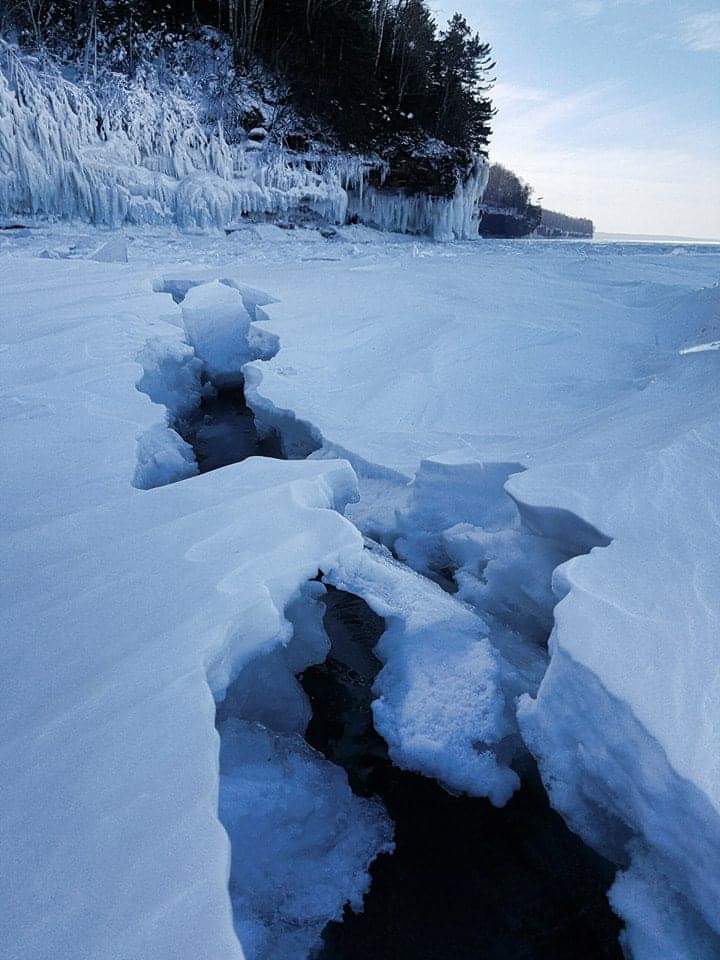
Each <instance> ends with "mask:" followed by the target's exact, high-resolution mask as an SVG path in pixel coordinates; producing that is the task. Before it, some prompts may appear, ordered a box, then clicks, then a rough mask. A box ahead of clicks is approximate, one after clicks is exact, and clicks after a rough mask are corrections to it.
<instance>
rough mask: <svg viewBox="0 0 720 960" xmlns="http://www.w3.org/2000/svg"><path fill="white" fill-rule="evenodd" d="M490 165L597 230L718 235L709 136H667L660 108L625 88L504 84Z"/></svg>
mask: <svg viewBox="0 0 720 960" xmlns="http://www.w3.org/2000/svg"><path fill="white" fill-rule="evenodd" d="M496 102H497V104H498V107H499V112H498V116H497V118H496V120H495V124H494V127H495V134H494V137H493V141H492V145H491V158H492V159H493V160H496V161H498V162H499V163H503V164H504V165H505V166H508V167H510V169H512V170H515V172H516V173H518V174H519V175H520V176H522V177H523V178H524V179H526V180H527V181H528V182H529V183H531V184H532V185H533V186H534V187H535V188H536V190H537V195H538V196H539V197H542V198H543V200H544V205H545V206H547V207H549V208H550V209H556V210H561V211H563V212H565V213H569V214H574V215H577V216H589V217H592V219H593V220H594V221H595V224H596V227H597V228H598V229H600V230H603V229H604V230H614V231H618V232H626V233H655V234H659V233H663V234H675V235H685V236H707V237H718V236H720V220H719V219H718V214H717V211H718V210H720V182H719V181H718V178H717V173H716V169H715V162H714V157H715V156H716V153H717V148H718V138H717V137H716V135H715V134H714V132H713V131H712V130H708V129H705V130H704V129H703V128H699V129H698V128H696V127H692V126H686V127H684V128H683V129H682V130H680V131H678V136H677V138H675V139H674V140H673V141H668V140H667V139H666V138H665V137H664V136H663V130H664V125H665V122H666V120H665V115H664V111H663V105H662V103H660V104H656V105H652V104H640V103H635V102H634V101H633V98H632V97H629V96H628V90H627V88H626V86H625V85H624V84H623V83H619V82H609V81H604V82H601V83H596V84H591V85H588V86H585V87H583V88H580V89H578V90H573V91H570V92H565V93H559V92H556V91H554V90H551V89H548V88H537V89H536V88H534V87H524V86H521V85H515V84H508V83H502V84H498V90H497V97H496Z"/></svg>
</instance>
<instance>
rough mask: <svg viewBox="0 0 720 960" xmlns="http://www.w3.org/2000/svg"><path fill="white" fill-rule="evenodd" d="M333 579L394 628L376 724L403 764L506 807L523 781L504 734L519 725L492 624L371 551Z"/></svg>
mask: <svg viewBox="0 0 720 960" xmlns="http://www.w3.org/2000/svg"><path fill="white" fill-rule="evenodd" d="M328 579H329V580H330V581H331V582H332V583H333V584H334V585H335V586H338V587H340V588H341V589H343V590H347V591H349V592H352V593H355V594H358V595H360V596H362V597H363V598H364V599H365V600H366V601H367V603H368V604H369V605H370V606H371V607H372V609H373V610H374V611H375V612H376V613H377V614H379V615H380V616H382V617H384V618H385V619H386V621H387V622H388V628H387V629H386V631H385V633H384V634H383V636H382V638H381V640H380V642H379V643H378V644H377V646H376V647H375V651H374V652H375V655H376V656H377V657H378V658H379V659H380V660H381V661H382V662H383V664H384V666H383V669H382V670H381V671H380V673H379V674H378V676H377V679H376V681H375V684H374V686H373V692H374V693H375V694H376V695H377V698H376V699H375V700H374V701H373V720H374V724H375V728H376V729H377V731H378V732H379V733H380V734H381V735H382V736H383V737H384V739H385V740H386V742H387V744H388V747H389V750H390V756H391V757H392V759H393V761H394V762H395V763H396V764H397V765H398V766H400V767H403V768H405V769H409V770H416V771H418V772H420V773H424V774H425V775H426V776H430V777H433V778H436V779H438V780H440V781H441V782H442V783H443V784H444V785H445V786H446V787H447V788H448V789H450V790H452V791H453V792H457V793H470V794H474V795H476V796H487V797H488V798H489V799H490V800H491V802H492V803H494V804H496V805H497V806H502V805H503V804H505V803H507V801H508V799H509V798H510V796H511V795H512V793H513V791H514V790H516V789H517V788H518V786H519V780H518V777H517V774H515V773H514V772H513V771H512V770H510V769H509V768H508V766H507V765H506V763H505V762H503V761H504V760H505V759H506V758H505V757H503V758H502V759H499V758H498V755H497V754H498V751H499V752H500V753H502V752H503V748H504V746H505V745H504V742H503V741H504V740H505V738H506V737H508V736H510V735H511V734H512V732H513V727H512V724H511V722H510V721H509V718H508V717H507V715H506V710H505V707H506V705H505V701H504V698H503V696H502V693H501V691H500V689H499V687H500V666H499V664H498V658H497V656H496V654H495V653H494V651H493V650H492V648H491V646H490V643H489V642H488V639H487V627H486V626H485V624H484V623H483V621H482V620H481V619H480V618H479V617H478V616H477V615H476V614H475V613H474V612H473V611H472V610H470V609H469V608H468V607H466V606H465V605H464V604H462V603H459V602H458V601H456V600H455V599H454V598H453V597H451V596H448V595H447V594H446V593H445V592H444V591H443V590H441V588H440V587H437V586H435V585H434V584H428V582H427V581H426V580H424V578H421V577H419V576H418V575H417V574H415V573H413V572H412V571H411V570H408V569H406V568H405V567H403V566H401V565H400V564H397V563H395V562H394V561H393V560H392V559H389V558H388V557H386V556H383V555H382V554H380V555H379V556H378V555H373V554H371V553H369V552H368V551H365V553H363V554H362V555H361V556H360V557H352V559H351V561H350V562H349V563H347V564H341V565H339V566H338V567H337V568H336V569H335V570H333V571H331V573H330V574H329V577H328Z"/></svg>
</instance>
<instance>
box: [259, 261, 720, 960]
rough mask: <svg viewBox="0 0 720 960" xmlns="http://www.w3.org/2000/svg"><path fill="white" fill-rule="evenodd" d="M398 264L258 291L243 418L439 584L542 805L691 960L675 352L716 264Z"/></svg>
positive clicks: (702, 678) (713, 700)
mask: <svg viewBox="0 0 720 960" xmlns="http://www.w3.org/2000/svg"><path fill="white" fill-rule="evenodd" d="M422 252H423V256H412V257H410V256H408V254H407V253H404V254H399V255H396V256H395V257H394V258H392V259H391V258H389V257H380V256H374V257H373V256H367V257H365V258H364V259H360V260H357V261H356V262H355V263H353V264H352V265H351V266H348V265H347V264H346V263H344V262H341V263H339V264H329V265H327V266H326V267H325V270H324V282H323V283H322V284H318V283H317V282H316V281H314V282H312V283H308V282H307V281H305V282H304V281H303V278H302V276H301V275H300V273H299V271H297V270H295V269H293V267H292V266H290V267H285V268H284V269H283V271H282V272H280V271H278V272H277V273H276V272H274V270H273V268H272V267H264V268H263V273H264V274H265V277H266V281H265V282H266V284H267V286H268V288H269V289H270V290H272V292H273V293H274V294H276V295H277V296H278V298H279V301H280V302H279V303H277V304H272V305H269V306H267V307H265V308H264V310H265V312H266V314H267V315H268V316H269V318H270V319H269V321H268V323H267V324H266V326H267V328H268V329H270V330H272V332H273V333H275V334H277V336H278V337H279V339H280V341H281V344H282V350H281V353H280V354H279V355H278V357H277V358H276V359H275V360H273V361H271V362H270V363H269V364H263V366H262V368H260V367H259V366H253V365H251V369H252V370H253V374H252V377H251V379H250V384H251V393H252V403H253V405H255V406H257V407H258V408H259V409H261V410H262V411H263V416H265V417H267V420H268V422H271V421H274V422H276V423H278V424H279V425H280V427H281V428H282V425H283V423H284V418H285V419H286V418H287V414H285V413H283V411H292V413H293V416H294V418H295V422H296V423H306V424H310V425H312V427H313V430H314V436H315V438H316V441H315V442H316V443H320V444H321V449H320V450H319V451H318V452H317V453H316V454H314V456H315V457H330V456H333V455H338V454H339V455H342V456H345V457H347V458H348V459H349V460H350V461H351V462H352V463H353V466H354V467H355V468H356V470H357V472H358V474H359V476H360V483H361V489H365V488H366V487H367V489H368V495H367V498H366V500H365V502H364V503H363V501H361V503H360V504H359V505H358V506H355V507H351V509H350V511H349V516H351V517H353V518H354V519H355V520H356V522H359V523H360V524H361V526H362V527H363V529H365V530H366V531H367V532H371V533H372V535H373V536H376V537H380V538H382V539H384V542H386V543H387V544H388V545H390V546H393V547H394V548H395V549H396V550H397V551H398V553H399V554H400V555H401V556H403V557H405V559H406V560H408V561H409V562H410V563H411V564H413V565H414V566H416V567H417V569H419V570H421V571H423V572H425V573H429V574H431V575H432V574H434V575H441V574H442V571H443V569H444V568H445V567H449V568H451V569H454V570H457V581H458V584H459V586H460V591H461V592H460V597H461V599H464V600H466V601H468V602H470V603H472V605H473V607H474V609H476V611H477V612H478V613H479V614H480V615H481V616H482V617H483V618H484V619H485V621H486V623H487V624H488V628H489V634H490V638H491V640H492V642H493V644H494V646H495V650H496V654H497V655H500V656H502V658H503V659H504V660H505V661H506V663H509V664H510V666H511V669H510V670H509V671H508V672H507V673H506V676H505V680H504V686H503V689H504V694H505V697H506V698H508V697H510V698H511V699H512V698H514V697H515V696H517V695H518V694H521V693H522V692H523V689H522V687H523V684H525V691H526V694H529V695H530V697H535V695H536V693H537V698H536V699H530V697H529V696H527V695H526V696H525V697H524V698H523V699H521V701H520V713H519V721H520V733H521V734H522V736H523V737H524V739H525V741H526V743H527V744H528V745H529V747H530V749H531V750H532V751H533V753H535V755H536V756H537V757H538V759H539V761H540V766H541V772H542V774H543V777H544V779H545V782H546V785H547V787H548V790H549V793H550V796H551V799H552V802H553V804H554V805H555V806H556V807H557V808H558V809H559V810H560V811H561V812H562V813H563V814H564V816H565V817H566V819H567V820H568V821H569V822H570V823H571V825H572V826H573V828H574V829H576V830H577V831H578V832H579V833H581V835H583V836H584V837H585V838H586V839H587V840H588V842H590V843H592V844H593V845H594V846H596V847H597V848H598V849H600V850H602V851H603V852H604V853H606V854H608V855H610V856H611V857H612V858H613V859H615V860H616V862H618V863H620V864H624V865H626V866H629V868H630V871H631V873H632V872H633V871H635V872H637V871H641V872H642V869H643V867H642V864H644V863H647V862H650V861H651V862H652V863H653V864H654V867H653V869H654V870H655V871H656V872H657V873H659V875H660V876H662V877H664V878H665V882H666V883H670V884H671V885H672V887H673V889H675V890H676V891H677V900H678V907H677V909H678V910H679V911H680V912H681V913H682V914H683V916H684V917H685V921H684V922H687V924H689V925H690V926H692V927H693V928H698V929H701V930H702V931H703V936H704V938H705V943H706V944H707V950H709V955H714V954H713V951H714V952H715V953H717V952H718V950H720V926H719V925H718V910H717V905H718V903H720V886H719V884H720V873H718V871H717V863H719V862H720V848H719V847H718V841H719V840H720V788H719V784H720V767H719V766H718V751H717V749H716V746H717V731H718V727H719V726H720V686H719V685H718V675H717V670H716V664H717V656H718V648H717V638H718V635H719V633H718V622H719V621H720V602H719V601H720V596H719V595H718V591H717V583H718V582H719V579H720V569H719V568H718V565H717V563H716V559H715V558H716V557H717V549H716V543H717V537H718V533H719V531H718V520H717V516H716V511H715V509H714V503H715V501H716V500H717V495H718V494H720V482H719V477H718V470H717V464H718V462H719V461H718V452H719V447H720V436H719V434H718V426H717V422H718V421H717V409H718V408H717V367H716V359H717V353H716V352H714V351H703V352H693V353H692V355H691V356H688V355H686V354H682V355H680V353H679V351H680V350H681V349H685V348H686V345H687V344H690V345H693V344H697V342H698V340H699V339H702V333H703V332H704V331H705V332H711V331H712V329H713V325H715V326H714V329H715V330H716V329H717V326H716V324H717V316H718V300H719V298H720V290H719V288H718V287H717V286H713V284H714V283H715V281H716V278H717V271H718V265H719V264H718V257H717V256H716V255H715V254H714V252H713V251H712V250H711V249H708V250H705V251H698V250H694V249H687V250H681V251H680V252H678V251H677V250H676V249H675V250H673V251H672V252H670V251H667V250H665V249H662V248H661V249H658V248H652V247H642V246H632V245H629V246H622V245H618V246H617V247H607V246H599V245H597V246H596V245H592V244H577V245H575V244H573V245H568V246H565V247H561V246H560V245H553V246H552V247H547V246H543V245H542V244H537V243H525V244H496V245H492V246H490V245H489V244H488V245H483V246H481V247H478V248H476V250H475V251H473V252H469V251H468V250H467V249H466V248H462V247H460V248H457V249H456V250H452V251H450V250H446V249H443V248H435V249H434V250H433V249H428V248H425V249H423V251H422ZM245 276H246V277H247V279H248V280H249V281H250V282H253V280H254V277H255V276H256V268H255V266H254V265H252V264H251V265H249V266H248V269H247V270H246V271H245ZM288 369H292V370H293V371H294V374H293V376H288V375H287V373H286V371H287V370H288ZM480 464H485V465H490V466H489V467H488V466H486V468H485V469H487V470H488V471H489V472H488V476H487V479H486V478H484V477H483V476H480V475H477V476H476V477H475V479H474V480H470V479H469V476H468V474H470V475H471V474H472V471H473V470H475V471H477V470H478V469H479V467H478V465H480ZM492 471H498V473H497V474H493V472H492ZM503 474H504V475H503ZM494 476H496V479H495V480H494V481H493V477H494ZM383 478H384V479H383ZM403 478H404V479H403ZM408 482H409V483H410V487H409V488H408V487H407V483H408ZM434 483H435V484H436V490H437V492H436V493H433V484H434ZM503 490H504V492H503ZM473 493H474V494H475V496H476V497H477V500H476V503H475V504H473V503H472V494H473ZM408 495H409V499H408ZM558 565H559V566H558ZM553 570H554V571H555V572H554V574H553ZM551 582H552V591H553V593H551V591H550V584H551ZM553 594H554V597H553ZM557 599H561V603H560V605H559V606H558V607H556V608H555V611H554V628H553V631H552V637H551V640H550V666H549V668H548V670H547V673H545V676H544V679H543V680H542V683H541V684H540V686H539V690H538V688H537V685H538V682H539V679H540V677H542V670H541V669H540V666H541V662H542V658H543V654H542V651H541V650H540V652H538V650H539V647H538V640H539V639H541V638H542V634H543V631H544V630H547V629H549V628H550V627H552V624H553V611H552V607H553V602H554V601H556V600H557ZM523 638H524V640H523ZM503 670H504V668H503ZM501 672H502V671H501ZM596 685H597V686H596ZM590 704H592V706H590ZM599 718H602V721H599ZM598 723H599V724H600V725H599V726H598ZM660 769H662V770H663V773H662V777H661V780H660V786H658V776H659V774H658V771H659V770H660ZM685 785H689V786H687V787H686V786H685ZM648 797H652V802H649V801H648V799H647V798H648ZM599 810H602V815H600V814H599V812H598V811H599ZM670 823H678V824H688V823H692V824H693V829H692V830H691V831H688V830H686V829H684V830H682V831H678V830H674V829H673V830H671V829H670V828H669V824H670ZM631 839H632V840H633V843H632V844H630V840H631ZM638 851H639V852H638ZM637 864H639V866H638V865H637ZM646 886H647V889H648V890H652V889H654V888H655V887H656V886H657V882H655V881H653V882H651V878H648V879H647V885H646ZM627 902H629V901H628V900H627V899H626V898H623V897H621V896H619V895H618V897H617V903H618V904H625V903H627ZM659 909H660V908H659ZM623 915H624V916H625V917H626V919H627V920H628V921H629V923H630V925H631V928H632V924H633V923H634V922H635V921H634V913H633V911H632V910H630V909H629V908H628V911H627V913H626V914H623ZM628 936H629V937H632V936H634V934H633V933H632V932H631V933H629V934H628ZM638 936H639V935H638ZM650 955H651V954H647V956H650ZM688 955H692V954H691V953H688ZM643 960H644V958H643Z"/></svg>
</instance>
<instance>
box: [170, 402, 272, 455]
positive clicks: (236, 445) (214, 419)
mask: <svg viewBox="0 0 720 960" xmlns="http://www.w3.org/2000/svg"><path fill="white" fill-rule="evenodd" d="M177 429H178V433H180V435H181V436H182V438H183V440H187V442H188V443H189V444H190V445H191V447H192V448H193V450H194V451H195V459H196V460H197V462H198V467H199V468H200V473H209V472H210V471H211V470H217V469H218V468H219V467H226V466H228V465H229V464H231V463H239V462H240V461H241V460H247V458H248V457H274V458H276V459H280V458H281V451H280V443H279V440H278V438H277V437H275V436H270V437H263V438H260V437H259V436H258V432H257V429H256V427H255V417H254V416H253V412H252V410H251V409H250V407H248V405H247V403H246V402H245V391H244V388H243V387H242V386H238V387H227V388H224V389H221V390H217V391H216V392H215V393H214V394H212V395H209V396H207V397H205V398H204V399H203V401H202V403H201V405H200V407H199V408H198V410H197V411H196V412H195V413H194V414H193V415H192V417H189V418H188V419H186V420H184V421H182V422H181V423H179V424H178V425H177Z"/></svg>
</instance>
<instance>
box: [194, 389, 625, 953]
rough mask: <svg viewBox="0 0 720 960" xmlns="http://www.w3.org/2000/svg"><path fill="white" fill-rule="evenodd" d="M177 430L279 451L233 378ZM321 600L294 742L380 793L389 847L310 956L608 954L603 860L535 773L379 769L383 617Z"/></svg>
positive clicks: (228, 445) (331, 597)
mask: <svg viewBox="0 0 720 960" xmlns="http://www.w3.org/2000/svg"><path fill="white" fill-rule="evenodd" d="M177 426H178V428H179V432H181V433H182V436H183V437H184V438H185V439H186V440H187V441H188V442H189V443H191V445H192V446H193V449H194V451H195V455H196V458H197V460H198V464H199V467H200V471H201V472H202V473H205V472H208V471H210V470H215V469H217V468H219V467H223V466H226V465H228V464H231V463H236V462H238V461H241V460H244V459H246V458H247V457H250V456H269V457H276V458H281V457H282V451H281V446H280V443H279V441H278V438H277V437H269V438H266V439H260V438H259V437H258V434H257V430H256V427H255V420H254V417H253V414H252V410H250V408H249V407H248V406H247V404H246V402H245V395H244V392H243V389H242V387H237V388H232V389H224V390H220V391H218V392H217V393H216V394H215V395H214V396H208V397H207V398H206V399H205V400H204V401H203V404H202V406H201V408H200V409H199V410H198V412H197V413H196V414H195V415H194V416H193V417H192V418H191V419H189V420H188V421H186V422H184V423H182V424H178V425H177ZM444 575H445V571H443V577H444ZM447 580H448V587H451V585H452V577H451V572H448V575H447ZM324 602H325V604H326V613H325V626H326V629H327V632H328V635H329V637H330V639H331V642H332V647H331V650H330V654H329V656H328V658H327V660H326V661H325V662H324V663H323V664H321V665H319V666H316V667H312V668H310V669H308V670H306V671H305V672H304V673H303V674H302V676H301V678H300V679H301V682H302V685H303V688H304V689H305V691H306V693H307V695H308V697H309V698H310V701H311V704H312V708H313V716H312V720H311V722H310V726H309V728H308V731H307V735H306V739H307V741H308V742H309V743H310V744H311V746H313V747H315V749H317V750H318V751H320V752H321V753H322V754H324V756H325V757H327V758H328V759H329V760H330V761H331V762H333V763H336V764H339V765H340V766H342V767H343V768H344V769H345V770H346V772H347V774H348V778H349V780H350V784H351V786H352V788H353V790H354V791H355V792H356V793H357V794H360V795H362V796H373V795H376V796H379V797H380V798H381V799H382V801H383V802H384V804H385V806H386V808H387V811H388V814H389V815H390V817H391V818H392V820H393V821H394V823H395V840H396V844H397V849H396V852H395V853H394V854H393V855H391V856H388V855H383V856H381V857H379V858H378V859H377V860H376V861H375V863H374V864H373V866H372V869H371V874H372V886H371V888H370V891H369V892H368V894H367V896H366V898H365V909H364V912H363V913H360V914H356V913H353V912H352V911H351V910H349V909H346V911H345V916H344V918H343V920H342V922H339V923H330V924H329V925H328V926H327V927H326V929H325V933H324V946H323V948H322V950H321V951H320V953H318V954H317V958H318V960H404V958H407V960H410V958H412V960H621V958H622V953H621V951H620V948H619V946H618V943H617V936H618V932H619V929H620V922H619V921H618V919H617V918H616V917H615V916H614V915H613V914H612V912H611V911H610V908H609V906H608V903H607V900H606V898H605V892H606V890H607V888H608V887H609V885H610V883H611V882H612V876H613V869H612V867H611V866H610V865H609V864H607V863H606V862H605V861H604V860H602V859H601V858H600V857H598V856H596V855H595V854H594V853H593V852H592V851H591V850H589V849H588V848H587V847H585V846H584V845H583V844H582V843H581V842H580V841H579V840H578V839H577V837H575V836H574V835H573V834H572V833H570V831H569V830H568V829H567V828H566V827H565V825H564V823H563V821H562V819H561V818H560V817H559V816H558V815H557V814H556V813H555V812H554V811H553V810H551V809H550V807H549V804H548V801H547V797H546V795H545V792H544V790H543V788H542V786H541V784H540V783H539V779H538V778H537V777H534V778H532V777H531V778H530V781H529V782H527V781H526V782H525V783H524V784H523V788H522V790H521V791H520V792H519V793H518V794H516V795H515V797H514V798H513V799H512V800H511V801H510V803H508V804H507V806H506V807H505V808H504V809H502V810H497V809H495V808H494V807H493V806H492V805H491V804H490V803H488V802H487V801H485V800H480V799H470V798H467V797H453V796H451V795H450V794H448V793H446V792H445V791H444V790H443V789H442V788H441V787H439V786H438V785H437V784H436V783H435V782H434V781H432V780H429V779H427V778H425V777H421V776H419V775H416V774H412V773H407V772H404V771H401V770H398V769H397V768H395V767H393V766H392V764H391V763H390V761H389V760H388V756H387V749H386V746H385V742H384V741H383V739H382V738H381V737H380V736H379V735H378V734H377V733H376V732H375V729H374V727H373V724H372V713H371V708H370V704H371V700H372V694H371V686H372V682H373V678H374V676H375V674H376V673H377V672H378V670H379V669H380V666H381V664H380V662H379V661H378V660H377V658H376V657H375V655H374V654H373V652H372V648H373V647H374V645H375V643H376V642H377V640H378V639H379V637H380V635H381V634H382V632H383V629H384V622H383V620H382V619H381V618H380V617H378V616H377V615H376V614H374V613H373V612H372V611H371V610H370V608H369V607H368V606H367V604H366V603H365V602H364V601H363V600H361V599H360V598H358V597H355V596H353V595H351V594H348V593H344V592H342V591H339V590H333V589H332V588H330V589H329V591H328V594H327V596H326V598H325V601H324Z"/></svg>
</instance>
